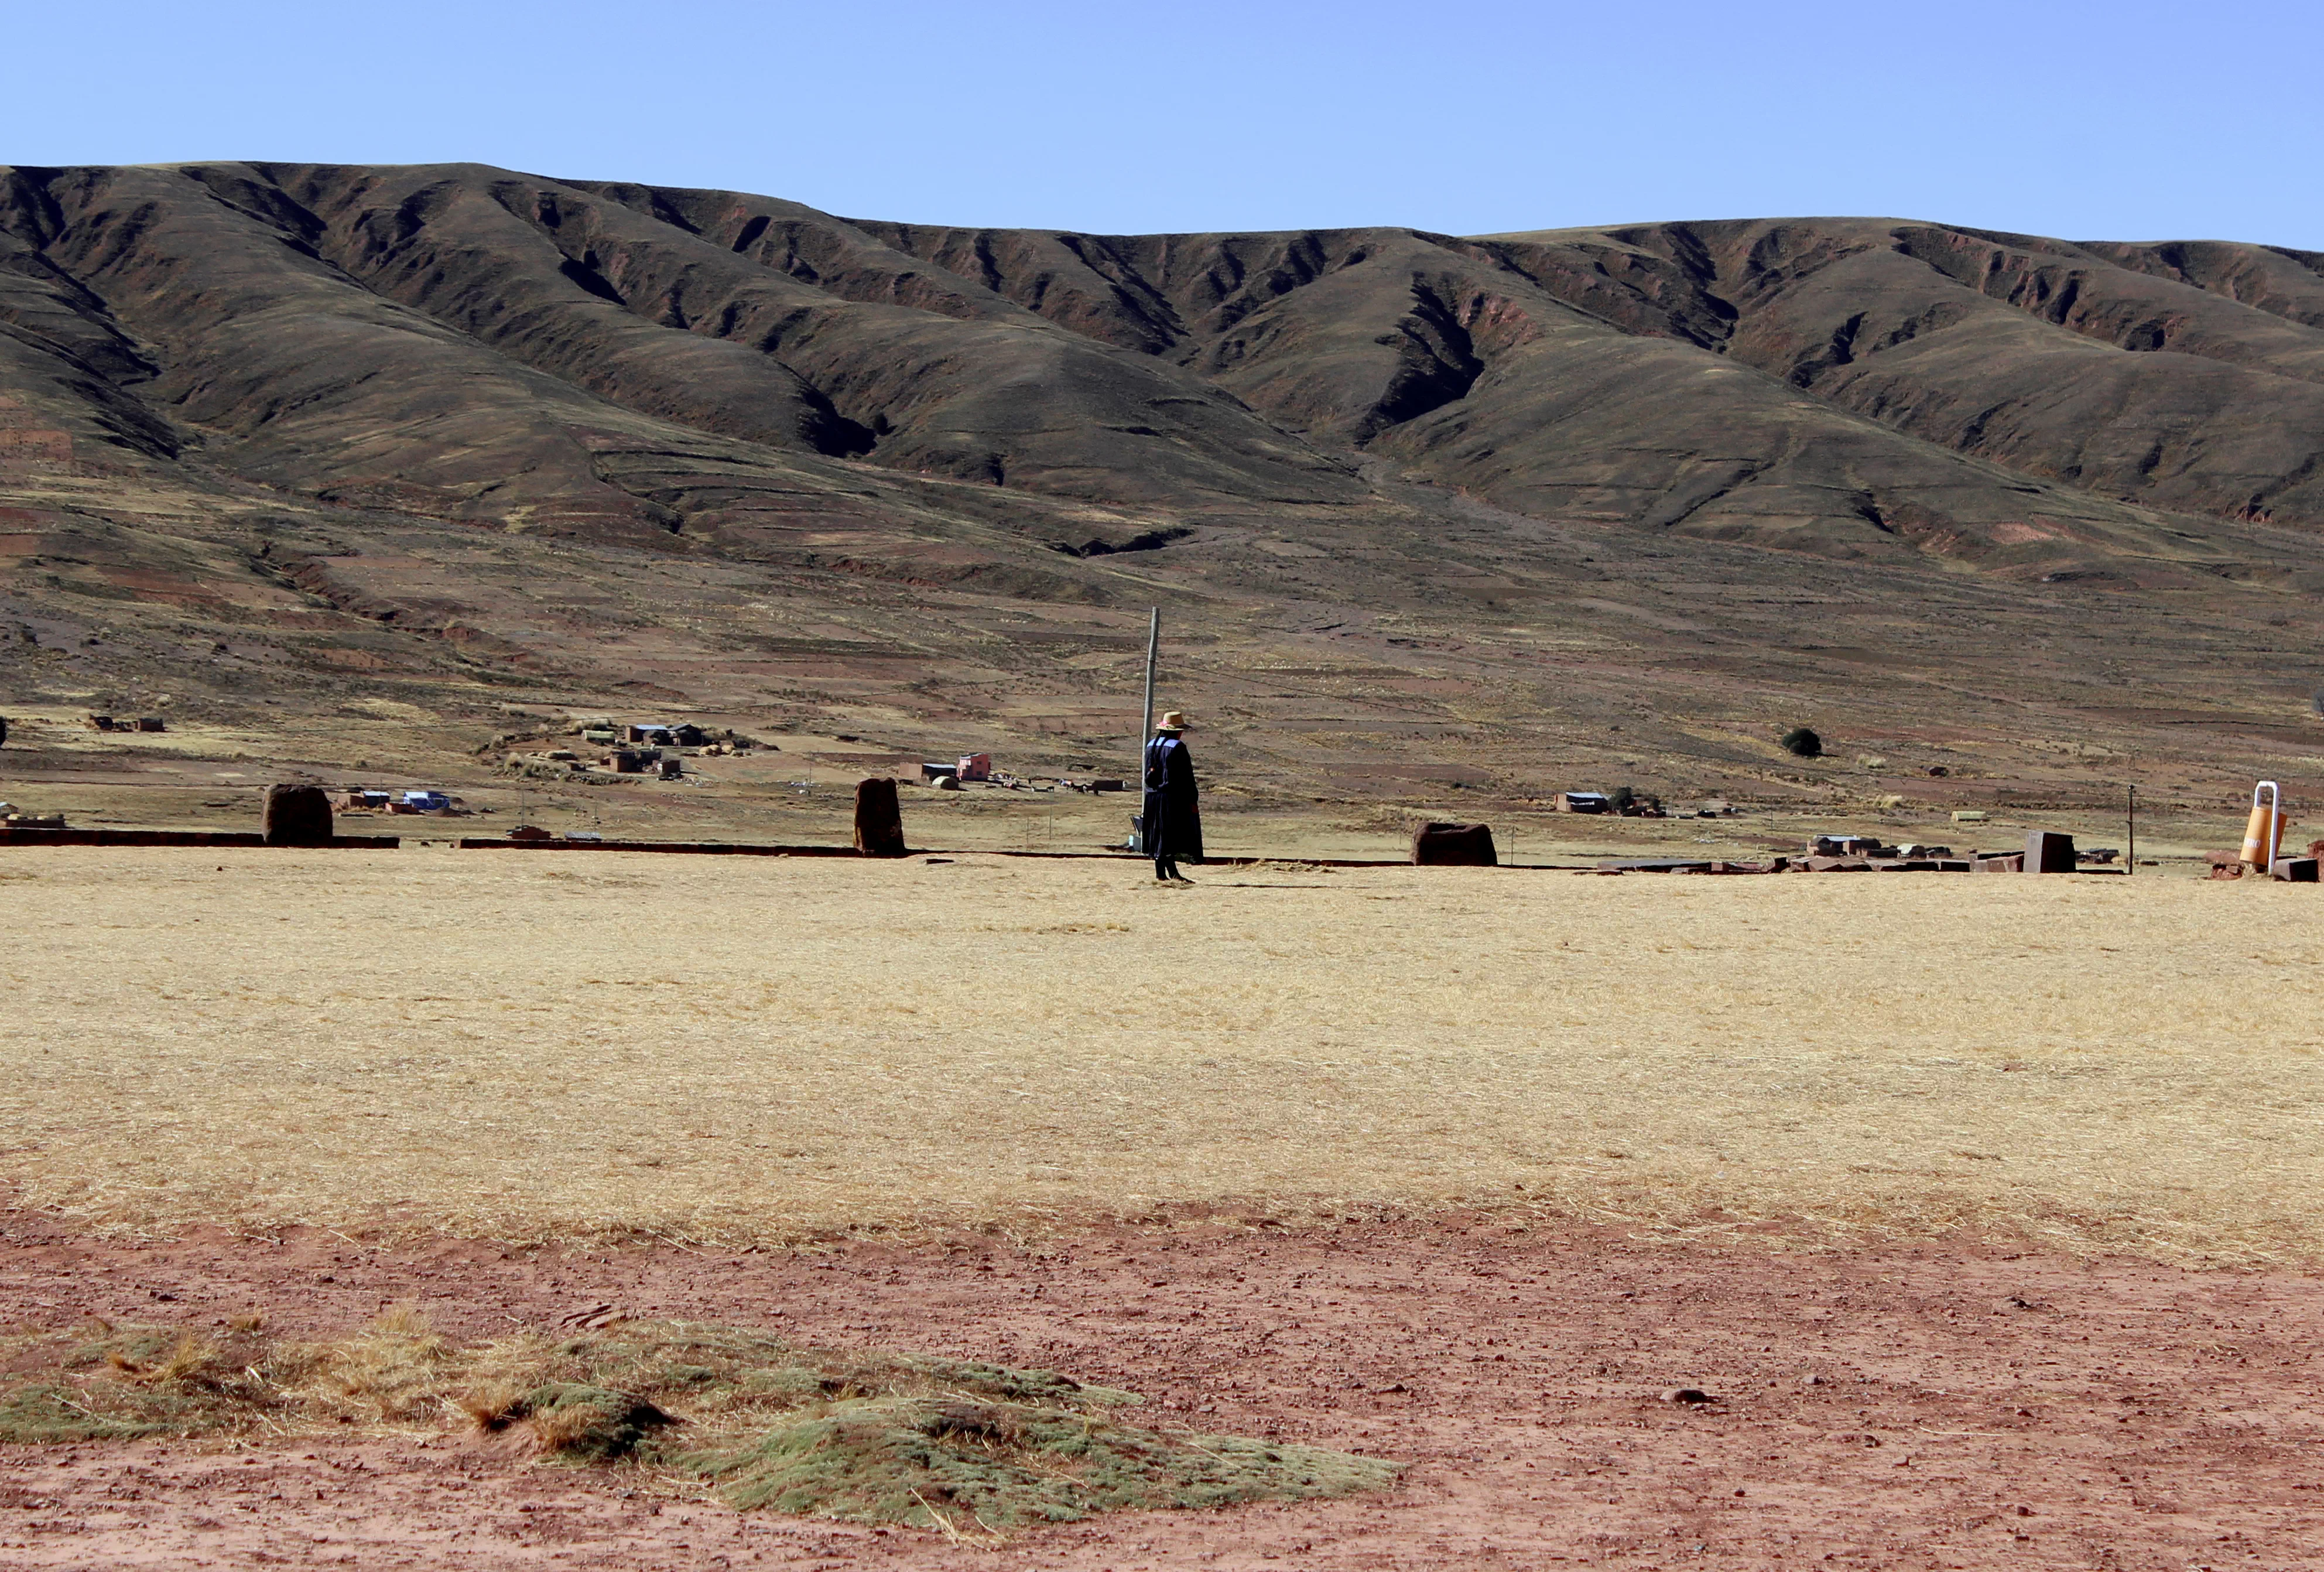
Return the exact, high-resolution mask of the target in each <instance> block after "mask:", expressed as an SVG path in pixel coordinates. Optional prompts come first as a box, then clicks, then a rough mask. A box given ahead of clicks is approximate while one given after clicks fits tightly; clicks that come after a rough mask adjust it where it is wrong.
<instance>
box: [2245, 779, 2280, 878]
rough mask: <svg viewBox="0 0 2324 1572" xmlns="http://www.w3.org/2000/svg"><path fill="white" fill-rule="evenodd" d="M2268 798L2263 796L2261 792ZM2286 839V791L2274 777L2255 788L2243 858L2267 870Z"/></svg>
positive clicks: (2246, 828)
mask: <svg viewBox="0 0 2324 1572" xmlns="http://www.w3.org/2000/svg"><path fill="white" fill-rule="evenodd" d="M2263 791H2264V792H2265V793H2266V794H2267V800H2266V801H2264V802H2262V801H2261V800H2260V793H2262V792H2263ZM2282 841H2283V791H2282V788H2281V787H2279V786H2277V785H2276V783H2275V782H2274V781H2261V782H2260V783H2259V784H2258V785H2256V786H2255V787H2253V788H2252V810H2251V822H2250V823H2249V824H2248V825H2246V827H2245V828H2244V849H2243V860H2244V861H2245V862H2246V863H2249V864H2251V865H2253V866H2254V867H2256V868H2259V869H2261V870H2262V871H2263V872H2264V871H2265V870H2266V869H2267V868H2269V867H2271V866H2273V864H2274V862H2275V857H2276V853H2277V852H2278V851H2279V850H2280V849H2281V847H2282Z"/></svg>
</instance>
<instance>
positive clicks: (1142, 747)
mask: <svg viewBox="0 0 2324 1572" xmlns="http://www.w3.org/2000/svg"><path fill="white" fill-rule="evenodd" d="M1161 652H1162V608H1161V607H1160V606H1156V607H1154V609H1153V610H1152V611H1151V612H1150V613H1149V614H1148V616H1147V619H1146V723H1145V724H1144V725H1143V726H1139V728H1138V760H1139V763H1138V776H1139V781H1141V782H1142V781H1144V780H1145V778H1146V744H1148V743H1149V742H1151V741H1153V740H1154V663H1155V658H1156V657H1157V656H1158V655H1159V654H1160V653H1161Z"/></svg>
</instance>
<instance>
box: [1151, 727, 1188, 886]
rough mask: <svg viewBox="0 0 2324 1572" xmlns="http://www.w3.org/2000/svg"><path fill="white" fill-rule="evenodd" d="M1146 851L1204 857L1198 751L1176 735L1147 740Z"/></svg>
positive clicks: (1153, 854) (1178, 856) (1159, 854)
mask: <svg viewBox="0 0 2324 1572" xmlns="http://www.w3.org/2000/svg"><path fill="white" fill-rule="evenodd" d="M1139 822H1140V824H1141V826H1142V827H1143V828H1144V829H1145V832H1146V855H1148V856H1167V857H1173V858H1177V859H1180V860H1182V861H1185V862H1190V863H1199V862H1201V861H1202V860H1203V810H1202V807H1201V805H1200V803H1199V801H1198V800H1197V799H1196V796H1195V790H1194V754H1190V753H1188V752H1187V751H1186V744H1185V743H1184V742H1182V741H1180V740H1179V739H1178V738H1176V737H1168V736H1164V737H1156V738H1155V739H1154V740H1153V741H1152V742H1150V743H1148V744H1146V800H1145V803H1144V805H1143V812H1142V814H1141V816H1140V820H1139Z"/></svg>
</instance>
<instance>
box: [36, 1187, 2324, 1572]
mask: <svg viewBox="0 0 2324 1572" xmlns="http://www.w3.org/2000/svg"><path fill="white" fill-rule="evenodd" d="M406 1299H409V1300H415V1301H417V1303H418V1304H419V1305H420V1307H421V1308H423V1309H424V1310H425V1311H426V1313H427V1314H428V1315H429V1317H430V1318H432V1319H434V1320H435V1321H436V1322H437V1324H438V1325H439V1326H440V1327H444V1328H445V1329H447V1331H452V1332H455V1333H459V1334H465V1335H468V1336H489V1335H494V1334H497V1333H500V1332H504V1331H506V1330H507V1329H508V1328H509V1327H510V1326H511V1325H512V1323H527V1324H534V1325H546V1324H550V1323H553V1322H554V1321H555V1320H556V1319H557V1318H558V1317H559V1316H562V1315H565V1314H568V1313H570V1312H572V1311H573V1310H575V1309H576V1308H589V1307H592V1306H595V1305H596V1304H599V1303H613V1304H614V1305H616V1306H618V1307H620V1308H627V1309H630V1310H632V1311H633V1312H637V1313H650V1314H656V1315H669V1316H680V1317H689V1318H714V1319H719V1320H725V1321H733V1322H742V1323H751V1322H756V1323H759V1324H763V1325H769V1326H772V1327H780V1328H782V1329H784V1330H785V1332H786V1333H787V1334H788V1335H789V1336H794V1337H796V1338H798V1339H800V1340H804V1341H816V1342H824V1343H831V1344H839V1345H847V1344H867V1345H883V1346H890V1347H909V1348H914V1349H918V1350H924V1351H927V1352H932V1353H938V1354H951V1355H974V1356H977V1357H1000V1358H1003V1359H1006V1360H1009V1361H1010V1362H1012V1363H1016V1364H1030V1365H1040V1366H1045V1367H1049V1368H1055V1369H1060V1370H1064V1371H1067V1372H1070V1373H1074V1374H1076V1375H1077V1376H1080V1377H1083V1378H1085V1379H1089V1380H1093V1381H1099V1382H1108V1383H1111V1384H1118V1385H1122V1386H1128V1387H1131V1388H1134V1389H1136V1390H1139V1391H1141V1392H1145V1393H1146V1394H1147V1395H1148V1399H1149V1401H1150V1405H1151V1407H1150V1409H1149V1410H1148V1419H1152V1420H1157V1421H1159V1422H1161V1423H1163V1424H1165V1425H1182V1426H1185V1427H1189V1428H1200V1429H1215V1430H1225V1431H1234V1432H1240V1433H1250V1434H1258V1435H1267V1436H1280V1437H1283V1438H1291V1439H1298V1440H1303V1441H1310V1442H1315V1443H1319V1444H1323V1445H1329V1446H1335V1447H1344V1448H1347V1449H1350V1450H1353V1451H1359V1452H1362V1453H1366V1454H1368V1455H1370V1456H1381V1457H1388V1458H1395V1459H1398V1460H1402V1461H1406V1462H1407V1463H1408V1464H1409V1465H1410V1466H1409V1468H1408V1470H1407V1472H1406V1475H1405V1477H1404V1480H1403V1483H1402V1484H1400V1485H1398V1486H1397V1488H1396V1489H1394V1490H1393V1491H1391V1492H1389V1493H1386V1494H1383V1495H1379V1496H1374V1497H1368V1498H1358V1499H1355V1500H1351V1501H1345V1502H1338V1503H1317V1504H1302V1505H1294V1506H1266V1507H1253V1508H1244V1509H1237V1510H1231V1511H1225V1512H1187V1513H1154V1514H1146V1515H1139V1516H1130V1517H1115V1518H1108V1519H1101V1520H1095V1521H1090V1522H1085V1523H1081V1524H1074V1525H1067V1526H1065V1527H1062V1528H1058V1529H1055V1530H1044V1531H1041V1532H1039V1533H1036V1534H1033V1535H1029V1536H1026V1537H1022V1538H1019V1539H1016V1540H1011V1541H1010V1542H1009V1543H1008V1544H1007V1545H1006V1546H1005V1548H1002V1549H999V1550H994V1549H988V1548H980V1547H973V1546H967V1545H961V1544H955V1543H953V1542H950V1541H948V1540H945V1538H944V1537H943V1536H941V1535H939V1534H936V1533H934V1532H930V1531H919V1530H875V1529H871V1528H864V1527H859V1526H855V1525H849V1524H827V1523H814V1522H807V1521H798V1520H792V1519H784V1518H779V1517H775V1516H771V1515H769V1514H757V1515H752V1516H747V1517H746V1516H743V1515H741V1514H737V1513H735V1512H731V1511H728V1510H727V1509H725V1508H724V1507H723V1506H720V1505H717V1504H715V1503H711V1502H708V1501H704V1500H689V1499H683V1498H678V1497H672V1496H669V1495H667V1494H664V1493H659V1492H656V1491H653V1490H650V1489H647V1490H637V1489H635V1488H634V1486H635V1485H636V1484H637V1483H639V1482H637V1481H635V1480H630V1479H625V1478H624V1477H623V1476H622V1474H621V1473H620V1472H618V1471H614V1472H611V1473H608V1472H604V1471H595V1472H580V1471H574V1470H567V1469H561V1468H556V1467H549V1466H537V1465H524V1464H521V1463H514V1462H512V1461H510V1460H508V1459H507V1458H505V1457H501V1456H493V1455H491V1454H488V1453H485V1452H484V1451H481V1450H478V1449H475V1448H472V1447H465V1446H463V1445H461V1444H460V1443H458V1442H456V1441H447V1440H446V1439H444V1438H433V1439H430V1440H425V1441H420V1440H410V1439H403V1440H396V1439H390V1440H380V1439H362V1440H337V1439H332V1440H326V1441H322V1442H314V1441H309V1440H292V1441H291V1442H288V1443H286V1444H284V1445H282V1446H280V1447H256V1448H244V1447H236V1446H228V1445H217V1444H212V1445H194V1444H183V1443H180V1444H170V1445H161V1444H140V1445H135V1446H128V1447H75V1448H69V1449H61V1450H48V1451H34V1450H25V1449H17V1450H14V1451H13V1452H10V1453H0V1565H5V1566H8V1567H99V1566H104V1567H204V1566H208V1567H233V1566H250V1565H275V1566H292V1567H331V1566H359V1567H447V1568H448V1567H479V1566H483V1567H546V1566H562V1565H571V1566H619V1567H635V1568H644V1569H660V1568H678V1567H688V1568H691V1567H761V1566H763V1567H832V1566H838V1565H875V1566H893V1567H1011V1568H1015V1567H1059V1568H1065V1567H1073V1568H1089V1569H1092V1572H1094V1569H1097V1568H1102V1567H1114V1568H1120V1572H1131V1569H1132V1568H1138V1567H1157V1568H1158V1567H1221V1568H1232V1567H1269V1566H1282V1567H1299V1566H1307V1567H1346V1568H1363V1569H1365V1572H1372V1569H1376V1568H1422V1567H1428V1568H1437V1567H1463V1568H1466V1567H1557V1566H1600V1567H1639V1568H1644V1567H1769V1568H1773V1567H1800V1566H1817V1565H1823V1564H1835V1565H1840V1566H1857V1567H1915V1568H1917V1567H1930V1568H1938V1567H2103V1568H2115V1569H2122V1572H2133V1569H2140V1568H2158V1569H2159V1568H2165V1567H2168V1568H2172V1569H2174V1572H2175V1569H2178V1568H2184V1567H2219V1568H2227V1567H2306V1566H2313V1565H2315V1564H2316V1562H2317V1561H2318V1559H2319V1557H2324V1500H2319V1493H2324V1468H2319V1465H2318V1462H2317V1457H2318V1447H2319V1440H2324V1403H2319V1400H2318V1393H2317V1389H2316V1382H2315V1377H2316V1369H2315V1364H2314V1360H2313V1353H2312V1351H2313V1349H2314V1347H2315V1345H2316V1343H2317V1341H2318V1338H2319V1333H2324V1280H2319V1277H2318V1276H2317V1275H2316V1274H2315V1273H2312V1272H2300V1271H2274V1272H2241V1273H2236V1272H2222V1271H2181V1270H2173V1269H2170V1268H2164V1267H2160V1266H2153V1265H2147V1264H2142V1263H2137V1262H2123V1261H2067V1260H2062V1259H2058V1258H2054V1257H2051V1258H2044V1257H2040V1256H2029V1255H2022V1254H2017V1253H2008V1252H1994V1251H1990V1250H1974V1249H1957V1248H1946V1247H1937V1246H1932V1247H1926V1248H1921V1249H1912V1250H1895V1251H1889V1252H1883V1253H1846V1254H1836V1253H1785V1252H1781V1251H1776V1250H1768V1249H1762V1248H1757V1247H1752V1246H1748V1245H1733V1244H1729V1245H1723V1246H1692V1247H1691V1246H1684V1245H1672V1244H1664V1243H1655V1244H1642V1243H1640V1242H1637V1241H1635V1240H1632V1239H1629V1238H1627V1237H1625V1236H1624V1235H1622V1234H1619V1233H1618V1232H1613V1231H1586V1230H1576V1229H1563V1230H1547V1231H1537V1232H1531V1233H1523V1232H1514V1231H1511V1230H1510V1229H1508V1228H1507V1227H1505V1226H1501V1225H1496V1224H1493V1223H1490V1222H1488V1221H1485V1220H1482V1219H1477V1218H1460V1217H1445V1218H1440V1219H1438V1220H1436V1221H1434V1222H1428V1223H1410V1224H1404V1225H1369V1226H1363V1227H1351V1228H1342V1229H1333V1230H1315V1231H1298V1232H1278V1231H1271V1230H1260V1231H1252V1230H1243V1229H1235V1230H1192V1231H1182V1232H1179V1233H1176V1234H1157V1233H1152V1232H1104V1233H1093V1234H1084V1235H1079V1236H1075V1237H1073V1238H1069V1239H1060V1240H1056V1241H1052V1242H1051V1243H1050V1244H1047V1245H1046V1246H1044V1247H1041V1248H1039V1249H1037V1250H1025V1249H1019V1248H1014V1247H1009V1246H1005V1245H999V1244H994V1243H992V1242H991V1241H989V1240H983V1239H978V1238H974V1237H963V1238H959V1239H954V1240H951V1241H944V1242H936V1243H931V1244H927V1245H924V1246H921V1247H918V1248H912V1249H905V1248H899V1247H893V1246H882V1245H863V1246H857V1247H853V1248H849V1249H844V1250H841V1251H837V1252H835V1253H822V1254H791V1253H751V1254H744V1255H724V1254H715V1253H699V1252H694V1251H686V1250H679V1249H673V1248H668V1247H661V1248H655V1249H649V1250H625V1251H620V1252H614V1253H595V1254H587V1253H574V1252H567V1251H559V1250H554V1249H549V1250H538V1251H527V1250H503V1248H501V1247H500V1246H497V1245H493V1244H483V1243H476V1242H463V1241H449V1240H427V1241H413V1242H407V1243H405V1244H401V1245H398V1246H394V1247H371V1246H364V1245H358V1244H353V1243H351V1242H349V1241H348V1240H346V1238H344V1237H340V1236H337V1235H334V1234H328V1233H326V1232H322V1231H317V1230H300V1231H291V1232H289V1233H286V1234H282V1235H281V1236H278V1237H276V1238H272V1239H253V1238H247V1237H244V1238H235V1237H230V1236H226V1235H224V1234H208V1233H192V1234H186V1235H184V1236H182V1237H180V1238H177V1239H174V1240H171V1241H168V1242H161V1243H149V1244H128V1243H100V1242H94V1241H91V1240H90V1239H88V1238H87V1237H85V1236H81V1235H78V1234H73V1233H69V1232H60V1231H59V1230H58V1229H57V1228H56V1227H55V1226H54V1225H53V1224H52V1223H50V1222H47V1221H45V1220H43V1219H40V1218H37V1217H34V1216H28V1215H26V1214H23V1213H22V1212H17V1213H13V1214H8V1215H7V1216H6V1218H5V1232H0V1315H5V1316H6V1317H8V1318H11V1319H17V1320H36V1321H41V1322H44V1323H45V1322H51V1321H53V1320H55V1319H57V1318H69V1317H76V1316H82V1315H102V1316H106V1317H108V1318H137V1319H142V1320H155V1321H177V1322H182V1323H183V1324H185V1325H188V1326H190V1327H208V1325H210V1324H211V1323H212V1322H213V1321H214V1320H217V1319H219V1318H226V1317H229V1316H234V1315H239V1314H243V1313H246V1312H248V1311H250V1310H252V1309H254V1308H259V1309H263V1310H265V1311H266V1312H268V1313H269V1314H270V1315H272V1316H274V1317H276V1318H279V1320H280V1322H281V1324H282V1325H285V1326H290V1327H311V1328H314V1329H316V1330H318V1331H322V1330H329V1329H337V1328H344V1327H350V1326H355V1325H359V1324H361V1323H362V1322H363V1321H364V1320H365V1319H367V1318H370V1317H371V1316H373V1315H374V1314H376V1313H377V1312H378V1310H379V1309H380V1308H382V1307H383V1305H386V1304H388V1303H391V1302H394V1301H401V1300H406ZM1681 1386H1693V1387H1698V1388H1701V1390H1703V1391H1704V1392H1708V1393H1710V1394H1711V1395H1713V1396H1715V1397H1716V1398H1717V1399H1719V1400H1720V1401H1715V1402H1712V1403H1710V1404H1707V1405H1703V1406H1700V1407H1693V1406H1685V1405H1679V1404H1674V1403H1671V1402H1669V1401H1664V1398H1663V1393H1664V1392H1666V1391H1668V1390H1670V1389H1672V1388H1675V1387H1681Z"/></svg>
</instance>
